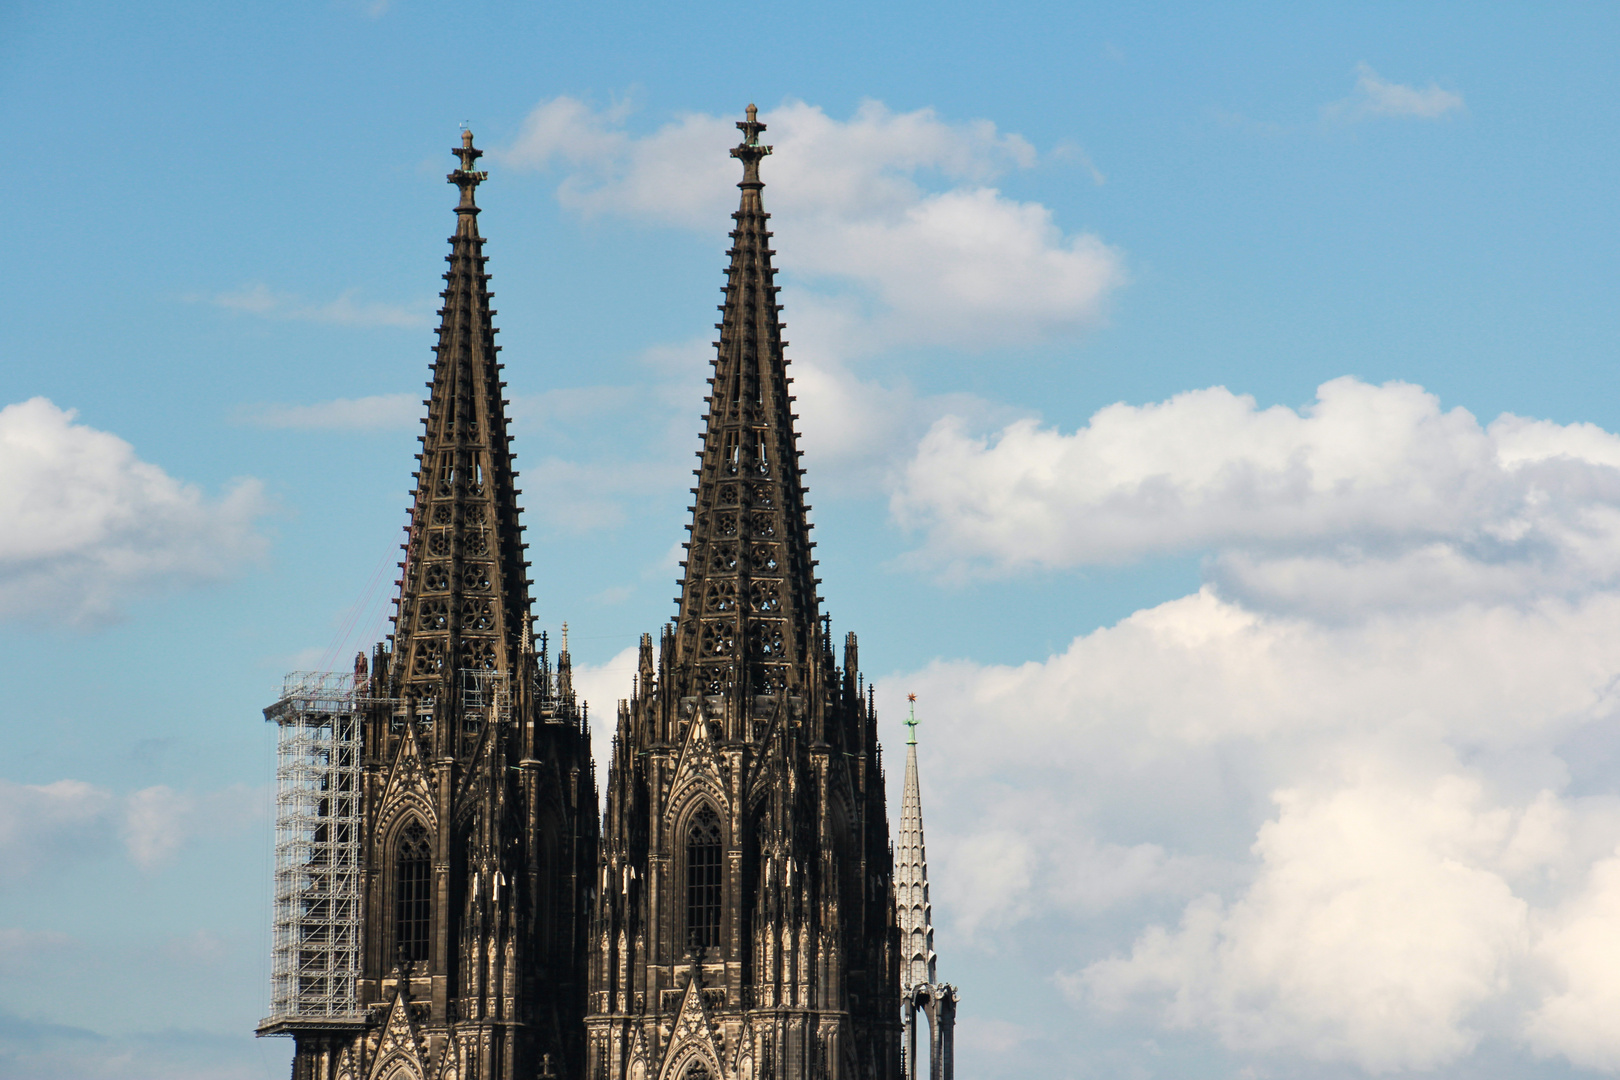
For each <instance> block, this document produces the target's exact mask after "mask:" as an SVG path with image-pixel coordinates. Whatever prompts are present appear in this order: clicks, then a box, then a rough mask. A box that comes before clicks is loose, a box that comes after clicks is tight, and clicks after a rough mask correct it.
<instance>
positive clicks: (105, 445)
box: [0, 398, 267, 626]
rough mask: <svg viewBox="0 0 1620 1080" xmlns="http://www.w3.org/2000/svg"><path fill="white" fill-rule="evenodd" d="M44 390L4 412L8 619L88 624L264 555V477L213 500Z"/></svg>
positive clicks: (0, 555)
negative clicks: (137, 599)
mask: <svg viewBox="0 0 1620 1080" xmlns="http://www.w3.org/2000/svg"><path fill="white" fill-rule="evenodd" d="M73 418H74V413H73V412H72V411H71V410H64V409H60V408H58V407H57V406H56V405H54V404H52V403H51V402H50V401H48V400H47V399H45V398H33V399H31V400H29V401H25V402H21V403H19V404H15V405H8V406H6V407H5V408H4V409H0V618H8V619H13V620H27V621H35V622H39V621H43V622H48V623H65V624H71V625H79V626H85V625H89V624H92V623H95V622H98V621H101V620H105V619H108V618H112V617H116V616H117V615H118V613H119V612H120V611H121V610H122V608H123V606H124V605H125V604H126V603H127V602H128V601H129V600H130V599H131V598H133V597H134V596H136V595H138V594H141V593H146V592H150V591H153V590H157V589H164V588H175V587H183V586H190V585H196V584H201V583H205V582H212V581H219V580H221V579H223V578H227V577H229V576H231V575H232V574H234V573H235V572H236V571H237V570H238V569H240V568H241V566H242V565H244V564H245V563H248V562H251V561H253V560H254V559H256V558H258V557H259V556H260V555H261V554H262V552H263V551H264V547H265V541H264V539H263V537H261V536H260V535H259V534H258V533H257V532H256V531H255V529H254V522H255V520H256V519H257V518H258V517H259V516H261V515H262V514H263V513H264V512H265V511H266V509H267V506H266V501H265V498H264V495H263V492H262V489H261V487H260V485H259V483H258V482H257V481H255V480H239V481H237V482H236V483H235V484H234V485H232V486H231V488H230V489H228V490H227V491H226V492H225V494H224V495H223V496H222V497H220V498H219V499H210V498H208V497H206V496H205V495H204V494H203V493H202V492H201V491H199V490H198V489H197V488H195V487H193V486H191V485H189V484H184V483H182V482H181V481H179V480H176V479H175V478H174V477H171V476H170V475H169V474H167V473H166V472H164V471H163V470H162V469H160V468H159V467H158V466H156V465H152V464H150V463H148V462H144V461H141V460H140V459H139V458H138V457H136V456H135V450H134V448H133V447H131V446H130V445H129V444H128V443H127V442H125V441H124V440H122V439H120V438H118V437H117V436H116V435H112V434H110V433H108V432H105V431H97V430H96V429H94V428H91V427H87V426H85V425H83V424H76V423H74V422H73Z"/></svg>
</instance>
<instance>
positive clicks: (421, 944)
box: [394, 820, 433, 963]
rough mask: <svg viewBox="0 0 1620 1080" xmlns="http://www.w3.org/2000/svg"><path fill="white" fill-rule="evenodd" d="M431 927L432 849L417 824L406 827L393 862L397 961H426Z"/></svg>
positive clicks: (419, 825) (419, 823) (414, 822)
mask: <svg viewBox="0 0 1620 1080" xmlns="http://www.w3.org/2000/svg"><path fill="white" fill-rule="evenodd" d="M432 926H433V850H432V847H431V845H430V844H429V843H428V832H427V829H425V828H424V827H423V826H422V823H421V822H420V821H414V820H413V821H412V822H411V823H410V824H409V825H406V826H405V829H404V831H403V832H402V833H401V834H400V837H399V850H398V854H397V856H396V857H395V860H394V948H395V950H396V951H397V952H398V954H399V959H400V960H402V961H404V960H409V961H412V962H415V963H420V962H421V961H424V960H426V959H427V958H428V941H429V937H430V936H431V934H432Z"/></svg>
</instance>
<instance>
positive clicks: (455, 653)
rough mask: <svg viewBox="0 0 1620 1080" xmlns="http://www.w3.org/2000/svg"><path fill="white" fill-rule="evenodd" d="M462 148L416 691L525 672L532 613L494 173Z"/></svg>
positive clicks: (411, 538) (418, 536)
mask: <svg viewBox="0 0 1620 1080" xmlns="http://www.w3.org/2000/svg"><path fill="white" fill-rule="evenodd" d="M452 152H453V153H454V154H455V155H456V156H457V157H458V158H460V159H461V167H460V168H458V169H456V170H455V171H454V172H452V173H450V175H449V177H448V178H447V179H448V180H449V181H450V183H452V184H455V185H456V187H458V188H459V189H460V191H461V201H460V203H459V205H457V207H456V232H455V235H454V236H452V237H451V238H450V254H449V255H448V256H447V257H446V261H447V262H449V264H450V269H449V271H448V272H447V273H446V274H445V275H444V280H445V290H444V291H443V292H442V293H440V294H439V295H440V296H441V297H443V299H444V306H443V307H442V308H441V309H440V310H439V316H440V323H439V342H438V344H437V345H436V346H435V348H434V351H435V352H436V353H437V359H436V360H435V361H434V364H433V381H432V382H430V383H428V387H429V389H430V390H431V391H432V396H431V397H429V399H428V400H427V401H426V402H425V403H424V404H426V405H427V410H428V411H427V418H426V421H425V426H426V432H425V434H423V435H422V436H421V441H422V453H421V454H419V455H418V456H417V460H418V461H419V463H420V470H421V471H420V472H418V473H416V497H415V502H414V503H413V505H412V507H411V521H410V524H409V525H408V526H407V527H406V532H407V534H408V535H407V537H406V541H405V561H404V562H403V563H402V564H401V569H402V570H403V571H404V573H403V574H402V576H401V578H400V580H399V582H398V585H399V587H400V593H399V600H398V602H397V605H398V606H397V610H396V612H395V616H394V653H395V656H396V657H397V658H398V659H397V661H396V662H395V664H394V665H393V680H394V687H395V690H396V692H397V693H399V694H400V695H402V696H410V697H424V696H434V695H437V694H438V693H439V691H440V688H441V686H443V687H445V688H449V687H451V686H453V685H454V677H455V674H456V672H457V671H460V670H466V669H471V670H477V671H499V672H510V671H513V670H515V661H516V659H517V655H518V652H519V649H520V645H521V642H522V640H523V633H524V631H525V630H526V629H527V628H528V627H527V621H528V618H529V588H528V586H529V583H528V581H527V580H526V577H525V571H526V570H527V568H528V563H526V562H525V561H524V559H523V549H524V547H525V545H524V544H523V543H522V537H521V533H522V527H521V526H519V525H518V508H517V495H518V492H517V490H516V488H515V487H514V486H513V481H514V480H515V479H516V476H517V474H516V473H514V472H513V471H512V453H511V448H510V445H511V444H510V439H509V437H508V435H507V432H506V414H505V412H504V406H505V404H506V403H505V402H504V401H502V400H501V391H502V389H503V388H504V387H505V384H504V383H502V382H501V381H500V372H501V365H500V364H499V363H497V362H496V353H497V352H499V351H500V347H499V346H498V345H496V344H495V333H496V331H495V328H494V326H493V325H492V322H491V318H492V316H493V315H494V314H495V312H494V311H493V310H491V308H490V306H489V301H490V297H491V296H492V295H493V294H492V293H490V291H489V287H488V285H489V275H488V274H486V273H485V272H484V263H485V261H486V258H485V255H484V240H483V237H481V236H479V235H478V205H477V203H476V201H475V200H474V193H475V191H476V190H477V188H478V185H479V184H480V183H481V182H483V181H484V180H485V179H487V178H488V175H489V174H488V173H483V172H476V171H474V170H473V163H474V162H476V161H477V160H478V158H479V157H480V156H482V154H483V151H481V150H479V149H477V148H476V147H474V146H473V136H472V132H471V131H463V132H462V135H461V145H460V146H459V147H456V148H455V149H454V150H453V151H452Z"/></svg>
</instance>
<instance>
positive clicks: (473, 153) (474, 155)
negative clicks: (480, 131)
mask: <svg viewBox="0 0 1620 1080" xmlns="http://www.w3.org/2000/svg"><path fill="white" fill-rule="evenodd" d="M450 152H451V153H452V154H454V155H456V157H458V158H460V159H461V168H459V169H457V170H456V171H455V172H453V173H451V174H450V175H449V176H447V177H445V179H446V180H448V181H450V183H452V184H455V185H456V186H457V187H459V188H460V189H461V205H460V206H458V207H456V213H458V214H476V213H478V207H477V206H476V205H475V204H474V203H473V190H474V189H475V188H477V187H478V185H479V184H481V183H483V182H484V181H485V180H488V179H489V173H487V172H475V171H474V170H473V162H475V161H477V160H478V159H479V158H481V157H483V156H484V152H483V151H482V150H480V149H478V148H477V147H475V146H474V145H473V133H472V129H471V128H469V127H466V126H463V127H462V129H461V145H460V146H457V147H453V148H452V149H451V150H450Z"/></svg>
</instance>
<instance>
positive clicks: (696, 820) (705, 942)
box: [686, 806, 721, 949]
mask: <svg viewBox="0 0 1620 1080" xmlns="http://www.w3.org/2000/svg"><path fill="white" fill-rule="evenodd" d="M720 881H721V879H720V818H719V817H718V816H717V815H716V814H715V812H714V811H713V810H712V809H710V808H709V807H707V806H705V807H703V809H701V810H699V811H698V812H697V813H696V814H694V815H692V824H691V825H690V826H688V827H687V830H686V936H687V944H688V945H689V946H690V947H691V948H693V949H707V948H710V947H712V946H715V945H718V944H720V896H721V885H720Z"/></svg>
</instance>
